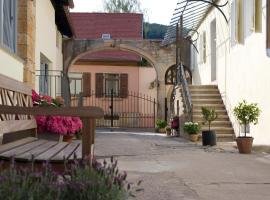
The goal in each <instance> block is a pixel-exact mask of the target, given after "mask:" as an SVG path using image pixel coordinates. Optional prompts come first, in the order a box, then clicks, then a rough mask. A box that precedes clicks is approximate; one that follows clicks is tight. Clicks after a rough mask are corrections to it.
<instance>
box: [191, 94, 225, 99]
mask: <svg viewBox="0 0 270 200" xmlns="http://www.w3.org/2000/svg"><path fill="white" fill-rule="evenodd" d="M191 98H192V100H195V99H221V96H220V94H194V93H192V94H191Z"/></svg>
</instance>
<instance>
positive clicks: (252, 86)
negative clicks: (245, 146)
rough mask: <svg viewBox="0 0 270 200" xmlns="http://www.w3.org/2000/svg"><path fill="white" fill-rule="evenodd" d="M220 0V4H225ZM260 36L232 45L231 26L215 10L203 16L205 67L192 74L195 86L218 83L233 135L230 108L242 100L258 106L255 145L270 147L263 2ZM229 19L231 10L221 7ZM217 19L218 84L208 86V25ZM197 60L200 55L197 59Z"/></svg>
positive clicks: (269, 66)
mask: <svg viewBox="0 0 270 200" xmlns="http://www.w3.org/2000/svg"><path fill="white" fill-rule="evenodd" d="M224 2H225V0H222V1H221V2H220V4H222V3H224ZM262 2H263V3H262V4H263V5H262V8H263V12H262V25H263V26H262V33H252V34H251V35H250V36H248V37H247V38H246V39H245V42H244V44H236V45H235V46H231V38H230V31H231V30H230V23H229V24H226V22H225V20H224V19H223V18H222V16H221V14H220V13H219V12H218V11H217V10H212V11H211V12H210V13H209V15H208V16H207V17H206V19H205V20H204V22H203V23H202V25H201V26H200V27H199V29H198V30H199V32H200V33H201V32H202V31H204V30H205V31H206V34H207V35H206V37H207V38H206V41H207V45H206V49H207V62H206V64H201V63H198V65H197V66H196V67H195V69H194V72H193V82H194V84H199V85H200V84H218V87H219V89H220V92H221V94H222V97H223V101H224V103H225V105H226V108H227V111H228V113H229V116H230V118H231V121H232V122H233V125H234V129H235V133H236V135H238V134H239V124H238V122H237V121H236V120H235V117H234V115H233V111H232V110H233V108H234V107H235V106H236V105H237V104H238V102H240V101H242V100H243V99H245V100H247V101H248V102H254V103H258V105H259V107H260V109H261V110H262V113H261V115H260V118H259V123H258V125H256V126H253V125H252V126H251V130H250V132H251V134H252V136H253V137H254V143H255V144H270V134H269V132H270V123H269V120H270V106H269V102H270V94H269V92H268V91H269V90H270V79H269V73H270V58H269V57H267V55H266V18H265V16H266V15H265V12H266V10H265V5H266V1H265V0H263V1H262ZM223 10H224V12H225V14H226V16H227V17H228V18H229V19H230V17H229V16H230V8H229V6H226V8H223ZM214 18H216V19H217V81H216V82H214V83H211V51H210V22H211V21H212V20H213V19H214ZM198 57H199V56H198Z"/></svg>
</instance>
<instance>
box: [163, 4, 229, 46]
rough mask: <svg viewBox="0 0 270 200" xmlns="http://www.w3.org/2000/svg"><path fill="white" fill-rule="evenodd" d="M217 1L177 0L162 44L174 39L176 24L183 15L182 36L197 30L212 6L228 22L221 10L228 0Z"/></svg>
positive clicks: (167, 43) (169, 42) (172, 41)
mask: <svg viewBox="0 0 270 200" xmlns="http://www.w3.org/2000/svg"><path fill="white" fill-rule="evenodd" d="M218 2H219V0H179V2H178V3H177V5H176V9H175V10H174V13H173V16H172V18H171V22H170V25H169V26H168V28H167V32H166V34H165V37H164V40H163V41H162V46H165V45H169V44H172V43H174V42H175V41H176V29H177V24H179V23H180V18H181V16H183V37H187V36H188V35H191V34H193V33H194V30H197V28H198V27H199V26H200V24H201V22H202V21H203V19H204V17H205V16H206V14H207V13H208V12H209V10H210V9H211V8H212V7H215V8H217V9H218V10H219V11H220V12H221V13H222V15H223V16H224V18H225V20H226V21H227V22H228V20H227V17H226V16H225V14H224V13H223V11H222V10H221V7H224V6H226V5H227V4H228V1H227V2H226V3H225V4H223V5H218V4H217V3H218Z"/></svg>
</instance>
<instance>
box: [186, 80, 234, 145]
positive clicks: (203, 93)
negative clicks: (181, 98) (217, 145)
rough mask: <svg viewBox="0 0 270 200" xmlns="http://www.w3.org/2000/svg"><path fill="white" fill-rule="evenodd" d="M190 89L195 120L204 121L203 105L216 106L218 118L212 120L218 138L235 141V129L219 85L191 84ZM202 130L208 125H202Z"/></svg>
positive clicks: (206, 128)
mask: <svg viewBox="0 0 270 200" xmlns="http://www.w3.org/2000/svg"><path fill="white" fill-rule="evenodd" d="M189 89H190V95H191V98H192V104H193V121H194V122H199V123H202V122H203V116H202V114H201V107H202V106H205V107H209V108H214V109H215V110H216V112H217V114H218V118H217V119H216V120H215V121H214V122H212V125H211V129H212V130H214V131H215V132H216V134H217V140H218V141H233V138H234V130H233V127H232V124H231V122H230V119H229V116H228V114H227V111H226V108H225V106H224V104H223V101H222V98H221V95H220V92H219V90H218V87H217V86H215V85H190V86H189ZM202 130H208V126H207V125H202Z"/></svg>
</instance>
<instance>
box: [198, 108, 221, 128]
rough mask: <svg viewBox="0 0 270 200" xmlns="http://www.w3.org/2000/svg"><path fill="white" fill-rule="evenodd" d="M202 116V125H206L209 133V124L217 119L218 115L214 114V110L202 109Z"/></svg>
mask: <svg viewBox="0 0 270 200" xmlns="http://www.w3.org/2000/svg"><path fill="white" fill-rule="evenodd" d="M202 115H203V119H204V123H208V127H209V131H210V128H211V123H212V122H213V121H215V120H216V119H217V118H218V114H217V113H216V111H215V109H210V108H206V107H202Z"/></svg>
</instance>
